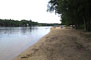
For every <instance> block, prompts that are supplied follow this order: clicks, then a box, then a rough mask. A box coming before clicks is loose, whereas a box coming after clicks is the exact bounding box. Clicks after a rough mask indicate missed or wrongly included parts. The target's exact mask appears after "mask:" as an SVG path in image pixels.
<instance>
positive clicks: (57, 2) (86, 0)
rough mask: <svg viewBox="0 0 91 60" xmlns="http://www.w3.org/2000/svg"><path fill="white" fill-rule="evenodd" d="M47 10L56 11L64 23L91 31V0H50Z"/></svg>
mask: <svg viewBox="0 0 91 60" xmlns="http://www.w3.org/2000/svg"><path fill="white" fill-rule="evenodd" d="M48 11H50V12H52V11H55V13H58V14H59V15H60V16H61V18H62V19H61V22H62V24H64V25H72V26H73V27H75V28H76V29H80V28H83V29H84V30H85V31H91V0H50V1H49V2H48Z"/></svg>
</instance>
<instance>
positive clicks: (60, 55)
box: [14, 27, 91, 60]
mask: <svg viewBox="0 0 91 60" xmlns="http://www.w3.org/2000/svg"><path fill="white" fill-rule="evenodd" d="M14 60H91V34H89V33H87V32H82V31H78V30H75V29H71V28H60V27H56V28H54V27H53V28H51V31H50V32H49V33H48V34H47V35H46V36H44V37H43V38H41V39H40V40H39V41H38V42H37V43H35V44H34V45H32V46H31V47H30V48H28V49H27V50H25V51H24V52H22V53H21V54H20V55H19V56H17V57H16V58H14Z"/></svg>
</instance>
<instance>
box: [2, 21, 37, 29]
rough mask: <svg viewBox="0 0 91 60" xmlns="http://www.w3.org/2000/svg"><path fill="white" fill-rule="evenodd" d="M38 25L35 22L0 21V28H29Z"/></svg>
mask: <svg viewBox="0 0 91 60" xmlns="http://www.w3.org/2000/svg"><path fill="white" fill-rule="evenodd" d="M35 25H38V23H37V22H33V21H31V20H29V21H28V20H21V21H18V20H11V19H0V26H4V27H19V26H21V27H27V26H35Z"/></svg>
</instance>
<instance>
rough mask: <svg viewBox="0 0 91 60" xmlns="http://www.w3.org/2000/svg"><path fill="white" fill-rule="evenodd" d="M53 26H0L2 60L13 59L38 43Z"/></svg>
mask: <svg viewBox="0 0 91 60" xmlns="http://www.w3.org/2000/svg"><path fill="white" fill-rule="evenodd" d="M50 28H51V27H47V26H46V27H31V28H30V27H0V60H12V59H13V58H14V57H16V56H17V55H19V54H20V53H21V52H23V51H24V50H25V49H27V48H28V47H30V46H31V45H33V44H34V43H36V42H37V41H38V40H39V39H40V38H41V37H43V36H44V35H46V34H47V33H48V32H49V31H50Z"/></svg>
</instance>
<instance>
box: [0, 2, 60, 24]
mask: <svg viewBox="0 0 91 60" xmlns="http://www.w3.org/2000/svg"><path fill="white" fill-rule="evenodd" d="M48 1H49V0H0V19H15V20H22V19H27V20H30V19H31V20H33V21H36V22H40V23H60V17H58V15H55V13H49V12H46V10H47V4H48Z"/></svg>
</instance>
